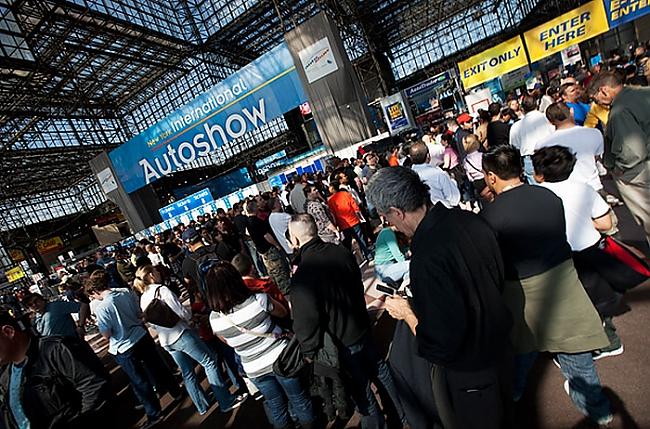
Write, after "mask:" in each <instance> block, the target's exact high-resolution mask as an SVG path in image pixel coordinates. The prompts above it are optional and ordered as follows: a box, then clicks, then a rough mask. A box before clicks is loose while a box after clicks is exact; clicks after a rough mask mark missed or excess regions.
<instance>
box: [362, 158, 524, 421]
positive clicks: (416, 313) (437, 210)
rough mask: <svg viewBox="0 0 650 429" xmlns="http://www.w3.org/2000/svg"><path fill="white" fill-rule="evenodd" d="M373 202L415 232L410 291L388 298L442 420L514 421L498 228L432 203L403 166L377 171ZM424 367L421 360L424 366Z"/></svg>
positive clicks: (372, 183)
mask: <svg viewBox="0 0 650 429" xmlns="http://www.w3.org/2000/svg"><path fill="white" fill-rule="evenodd" d="M367 195H368V198H369V200H370V202H371V203H372V204H373V206H374V207H376V208H377V211H378V212H379V213H380V214H382V215H383V216H384V218H385V219H386V220H387V221H388V222H390V223H391V224H392V225H394V226H395V227H396V228H397V229H398V230H399V231H401V232H403V233H404V234H406V235H407V236H409V237H412V244H411V252H412V258H411V263H410V282H411V283H410V289H411V293H412V295H413V299H411V300H407V299H405V298H400V297H394V298H387V300H386V308H387V310H388V312H389V313H390V315H391V316H393V317H394V318H396V319H398V320H404V321H405V322H406V324H408V326H409V327H410V328H411V331H412V333H413V335H415V336H416V339H417V348H418V352H419V355H420V356H421V357H423V358H425V359H426V360H428V361H429V362H431V363H432V364H433V365H432V371H431V373H430V374H427V373H423V374H421V376H420V377H417V379H415V380H414V382H415V383H419V382H420V381H419V380H418V379H424V380H426V379H427V378H429V377H430V379H431V382H432V389H433V396H434V400H435V403H436V408H437V409H438V414H439V417H440V420H441V421H442V423H443V427H445V428H456V427H458V428H464V429H474V428H476V429H479V428H480V429H497V428H498V429H501V428H505V427H508V426H509V424H510V423H511V420H510V413H509V407H508V403H509V402H510V400H511V397H510V389H509V385H510V378H511V377H512V374H511V373H510V372H508V370H509V369H510V368H507V365H504V361H506V356H507V355H508V353H507V351H508V350H509V349H510V347H509V340H508V334H509V331H510V327H511V325H512V318H511V316H510V313H509V312H508V309H507V307H506V306H505V304H504V302H503V300H502V298H501V290H502V288H503V282H504V273H503V261H502V258H501V253H500V251H499V245H498V242H497V239H496V235H495V234H494V232H493V231H492V230H491V229H490V227H489V226H488V224H487V223H486V222H485V221H484V220H483V219H481V218H480V217H479V216H477V215H475V214H473V213H471V212H467V211H462V210H457V209H447V208H446V207H445V206H443V205H442V204H441V203H438V204H436V205H435V206H433V207H430V205H431V203H430V197H429V191H428V187H427V186H426V185H425V184H424V183H423V182H422V181H421V180H420V178H419V176H418V175H417V173H415V172H414V171H413V170H411V169H409V168H405V167H393V168H385V169H382V170H380V171H378V172H377V173H376V174H375V175H374V176H373V178H372V180H371V181H370V183H369V184H368V187H367ZM425 368H426V367H425Z"/></svg>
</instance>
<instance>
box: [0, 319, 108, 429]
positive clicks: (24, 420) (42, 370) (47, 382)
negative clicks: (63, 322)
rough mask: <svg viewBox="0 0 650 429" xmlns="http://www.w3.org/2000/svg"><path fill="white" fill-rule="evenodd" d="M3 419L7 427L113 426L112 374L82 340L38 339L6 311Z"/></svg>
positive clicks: (1, 343)
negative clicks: (110, 406)
mask: <svg viewBox="0 0 650 429" xmlns="http://www.w3.org/2000/svg"><path fill="white" fill-rule="evenodd" d="M0 365H6V366H5V368H4V371H3V373H2V374H1V375H0V399H1V402H0V418H2V422H3V423H4V427H6V428H7V429H18V428H23V427H30V428H31V429H64V428H65V429H77V428H78V429H82V428H83V429H87V428H88V427H91V426H92V427H93V428H109V427H111V426H112V425H111V423H110V419H107V417H108V414H107V413H106V408H107V406H108V402H109V401H110V399H111V398H112V393H111V390H110V378H109V375H108V372H107V371H106V369H105V368H104V367H103V366H102V363H101V362H100V361H99V359H98V358H97V356H96V355H95V354H94V353H93V352H92V350H91V349H90V347H88V345H87V344H84V343H83V341H82V340H80V339H75V338H63V337H46V338H38V337H37V336H35V335H33V334H32V332H31V329H30V327H29V323H28V322H27V321H26V320H23V319H18V318H15V317H14V316H13V315H12V314H11V313H10V312H8V311H6V310H5V309H1V310H0Z"/></svg>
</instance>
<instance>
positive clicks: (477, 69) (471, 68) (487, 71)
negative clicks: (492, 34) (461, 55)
mask: <svg viewBox="0 0 650 429" xmlns="http://www.w3.org/2000/svg"><path fill="white" fill-rule="evenodd" d="M526 64H528V62H527V61H526V52H525V51H524V45H523V43H522V42H521V37H519V36H517V37H513V38H512V39H510V40H506V41H505V42H503V43H500V44H498V45H496V46H494V47H493V48H490V49H488V50H486V51H483V52H481V53H480V54H478V55H474V56H473V57H470V58H468V59H466V60H465V61H461V62H459V63H458V70H459V71H460V79H461V80H462V81H463V86H464V87H465V89H469V88H471V87H473V86H476V85H478V84H480V83H483V82H486V81H488V80H490V79H494V78H495V77H499V76H501V75H502V74H505V73H508V72H510V71H513V70H516V69H518V68H520V67H523V66H525V65H526Z"/></svg>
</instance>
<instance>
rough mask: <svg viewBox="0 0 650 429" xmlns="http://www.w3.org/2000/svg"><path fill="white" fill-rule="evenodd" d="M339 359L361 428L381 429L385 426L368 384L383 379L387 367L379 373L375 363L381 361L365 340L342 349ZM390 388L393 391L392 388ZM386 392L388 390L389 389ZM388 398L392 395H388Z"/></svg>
mask: <svg viewBox="0 0 650 429" xmlns="http://www.w3.org/2000/svg"><path fill="white" fill-rule="evenodd" d="M340 358H341V366H342V368H343V369H345V370H346V372H347V373H348V374H349V376H350V377H351V385H350V389H351V393H352V398H353V399H354V403H355V405H356V406H357V410H358V411H359V414H361V427H362V428H363V429H378V428H383V427H384V425H385V421H384V415H383V413H382V412H381V409H380V408H379V403H377V398H376V397H375V394H374V392H373V391H372V388H371V387H370V382H371V380H372V379H374V378H378V377H380V376H381V377H382V378H385V377H386V370H387V369H388V366H387V365H386V363H385V362H384V365H386V367H385V368H384V370H383V371H380V369H381V368H378V365H377V362H379V361H380V360H381V359H380V358H379V357H378V356H377V354H376V352H375V350H374V348H373V347H372V345H371V344H370V342H369V340H368V339H367V338H364V339H363V340H361V341H359V342H358V343H357V344H353V345H351V346H348V347H343V348H342V349H341V354H340ZM382 373H383V374H382ZM388 376H390V373H388ZM391 380H392V377H391ZM392 387H393V389H394V386H392ZM386 390H389V387H387V389H386ZM389 394H390V392H389ZM390 396H391V397H392V396H393V395H392V394H390Z"/></svg>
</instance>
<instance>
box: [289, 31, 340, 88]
mask: <svg viewBox="0 0 650 429" xmlns="http://www.w3.org/2000/svg"><path fill="white" fill-rule="evenodd" d="M298 57H299V58H300V62H301V63H302V68H303V69H304V70H305V76H307V81H308V82H309V83H313V82H316V81H317V80H318V79H320V78H323V77H325V76H327V75H328V74H330V73H334V72H335V71H336V70H338V69H339V66H338V65H337V64H336V58H334V52H332V47H331V46H330V41H329V40H328V39H327V37H324V38H322V39H320V40H319V41H317V42H316V43H314V44H312V45H309V46H307V47H306V48H305V49H303V50H301V51H300V52H298Z"/></svg>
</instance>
